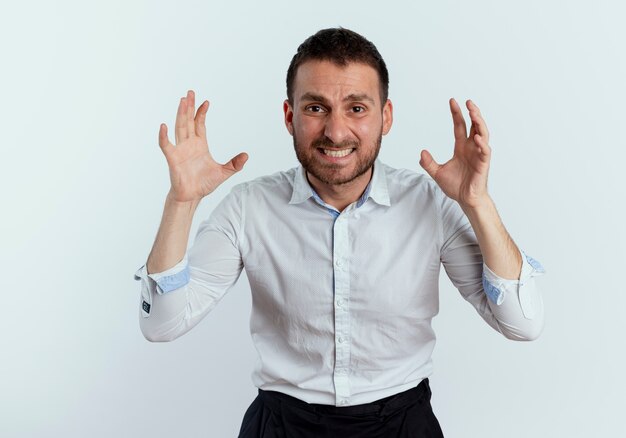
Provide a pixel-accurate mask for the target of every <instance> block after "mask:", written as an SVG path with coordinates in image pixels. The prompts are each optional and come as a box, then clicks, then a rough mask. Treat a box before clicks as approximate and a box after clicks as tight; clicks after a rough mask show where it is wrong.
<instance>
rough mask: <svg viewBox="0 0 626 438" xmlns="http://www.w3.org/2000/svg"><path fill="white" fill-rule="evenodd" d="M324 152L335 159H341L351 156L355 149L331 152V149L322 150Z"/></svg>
mask: <svg viewBox="0 0 626 438" xmlns="http://www.w3.org/2000/svg"><path fill="white" fill-rule="evenodd" d="M322 150H323V151H324V153H325V154H326V155H328V156H331V157H335V158H341V157H345V156H346V155H348V154H350V153H351V152H352V151H353V150H354V149H342V150H340V151H337V150H330V149H322Z"/></svg>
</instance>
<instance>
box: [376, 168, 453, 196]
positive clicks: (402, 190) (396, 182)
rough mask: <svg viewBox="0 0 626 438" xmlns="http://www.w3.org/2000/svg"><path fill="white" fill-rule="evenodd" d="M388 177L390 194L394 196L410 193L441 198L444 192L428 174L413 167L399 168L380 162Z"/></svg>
mask: <svg viewBox="0 0 626 438" xmlns="http://www.w3.org/2000/svg"><path fill="white" fill-rule="evenodd" d="M379 164H380V165H381V166H382V168H383V170H384V172H385V177H386V179H387V185H388V187H389V195H390V196H391V197H392V198H393V197H394V195H395V196H396V197H398V196H399V197H404V196H406V195H408V194H412V195H419V196H427V197H431V198H433V199H440V198H441V195H442V194H443V192H442V191H441V189H440V188H439V186H438V185H437V183H436V182H435V181H434V180H433V179H432V178H431V177H430V176H428V175H427V174H424V173H419V172H417V171H415V170H412V169H402V168H401V169H397V168H394V167H391V166H389V165H387V164H384V163H379Z"/></svg>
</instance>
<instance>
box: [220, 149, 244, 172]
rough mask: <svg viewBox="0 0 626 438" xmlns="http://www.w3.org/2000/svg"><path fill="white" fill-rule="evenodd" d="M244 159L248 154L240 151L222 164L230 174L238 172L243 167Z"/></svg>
mask: <svg viewBox="0 0 626 438" xmlns="http://www.w3.org/2000/svg"><path fill="white" fill-rule="evenodd" d="M246 161H248V154H246V153H245V152H242V153H240V154H238V155H236V156H234V157H233V158H231V160H230V161H229V162H228V163H226V164H224V169H225V170H227V171H228V172H229V173H231V174H233V173H235V172H239V171H240V170H241V169H243V165H244V164H246Z"/></svg>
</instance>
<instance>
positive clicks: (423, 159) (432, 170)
mask: <svg viewBox="0 0 626 438" xmlns="http://www.w3.org/2000/svg"><path fill="white" fill-rule="evenodd" d="M420 166H422V167H423V168H424V170H425V171H426V172H427V173H428V174H429V175H430V177H431V178H432V179H435V174H436V173H437V171H438V170H439V168H440V167H441V165H439V164H437V162H435V160H434V159H433V156H432V155H430V152H428V151H427V150H426V149H424V150H422V153H421V155H420Z"/></svg>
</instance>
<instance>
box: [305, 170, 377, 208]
mask: <svg viewBox="0 0 626 438" xmlns="http://www.w3.org/2000/svg"><path fill="white" fill-rule="evenodd" d="M372 173H373V171H372V167H370V168H369V169H368V171H367V172H365V173H364V174H363V175H361V176H359V177H357V178H355V179H353V180H352V181H350V182H348V183H345V184H327V183H324V182H322V181H320V180H319V179H317V178H315V177H314V176H313V175H311V174H310V173H309V172H307V173H306V176H307V179H308V180H309V184H311V186H312V187H313V189H315V192H316V193H317V194H318V195H319V196H320V198H322V200H323V201H324V202H325V203H327V204H328V205H331V206H333V207H335V208H336V209H337V210H339V211H343V210H344V209H345V208H346V207H347V206H348V205H350V204H352V203H353V202H356V201H357V200H358V199H359V198H360V197H361V196H362V195H363V192H364V191H365V189H366V187H367V185H368V184H369V182H370V180H371V179H372Z"/></svg>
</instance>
